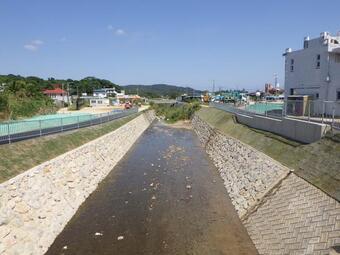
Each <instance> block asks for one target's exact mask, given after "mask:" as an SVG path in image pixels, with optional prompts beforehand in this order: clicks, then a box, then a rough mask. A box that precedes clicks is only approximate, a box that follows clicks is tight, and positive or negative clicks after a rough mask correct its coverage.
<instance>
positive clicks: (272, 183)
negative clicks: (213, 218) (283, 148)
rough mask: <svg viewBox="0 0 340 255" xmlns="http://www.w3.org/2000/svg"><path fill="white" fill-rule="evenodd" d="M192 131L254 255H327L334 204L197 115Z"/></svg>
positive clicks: (337, 220)
mask: <svg viewBox="0 0 340 255" xmlns="http://www.w3.org/2000/svg"><path fill="white" fill-rule="evenodd" d="M192 125H193V127H194V130H195V131H196V133H197V135H198V136H199V138H200V140H201V142H202V143H203V145H204V146H205V148H206V151H207V153H208V154H209V156H210V158H211V159H212V160H213V162H214V164H215V166H216V167H217V169H218V170H219V171H220V174H221V177H222V178H223V179H224V184H225V186H226V189H227V191H228V193H229V196H230V198H231V199H232V202H233V204H234V206H235V208H236V210H237V212H238V213H239V216H240V217H241V219H242V221H243V223H244V224H245V226H246V228H247V230H248V233H249V235H250V237H251V239H252V240H253V242H254V244H255V246H256V248H257V249H258V251H259V253H260V254H266V255H267V254H268V255H274V254H330V248H331V247H332V246H338V245H340V204H339V202H338V201H336V200H334V199H333V198H331V197H329V196H328V195H327V194H326V193H324V192H322V191H321V190H319V189H317V188H316V187H314V186H313V185H311V184H309V183H308V182H306V181H304V180H303V179H301V178H300V177H298V176H296V175H295V174H294V173H293V172H289V170H288V169H286V168H285V167H283V166H282V165H280V164H279V163H278V162H276V161H274V160H272V159H271V158H269V157H267V156H266V155H264V154H262V153H261V152H258V151H256V150H255V149H253V148H251V147H249V146H248V145H245V144H243V143H242V142H240V141H238V140H237V139H234V138H231V137H228V136H226V135H224V134H222V133H220V132H218V131H216V130H214V129H213V128H212V127H211V126H209V125H208V124H207V123H206V122H204V121H202V120H201V119H200V118H199V117H198V116H197V115H195V116H194V118H193V119H192ZM226 231H227V230H226Z"/></svg>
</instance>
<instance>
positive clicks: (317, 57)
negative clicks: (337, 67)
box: [316, 54, 321, 69]
mask: <svg viewBox="0 0 340 255" xmlns="http://www.w3.org/2000/svg"><path fill="white" fill-rule="evenodd" d="M320 60H321V55H320V54H318V55H316V69H320V65H321V64H320Z"/></svg>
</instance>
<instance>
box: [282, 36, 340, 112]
mask: <svg viewBox="0 0 340 255" xmlns="http://www.w3.org/2000/svg"><path fill="white" fill-rule="evenodd" d="M283 55H284V56H285V97H286V99H287V98H289V96H292V95H304V96H309V97H310V98H311V99H313V100H316V101H318V102H323V101H333V102H335V103H332V104H333V106H332V107H330V105H331V104H330V103H328V104H327V103H326V106H323V105H322V104H318V105H319V106H318V107H317V108H318V109H314V110H315V111H317V112H319V113H320V111H324V112H325V113H327V114H331V111H333V110H332V109H334V105H336V104H337V107H335V108H337V109H336V111H337V113H336V114H337V115H339V114H340V107H339V106H340V35H339V34H338V35H337V36H331V35H330V34H329V33H327V32H323V33H321V35H320V37H318V38H315V39H310V38H309V37H305V39H304V42H303V49H300V50H296V51H292V49H291V48H288V49H286V52H285V53H284V54H283ZM315 105H316V104H315ZM321 108H323V109H321ZM325 108H326V109H325ZM331 108H332V109H331Z"/></svg>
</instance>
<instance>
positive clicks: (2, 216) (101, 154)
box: [0, 112, 154, 255]
mask: <svg viewBox="0 0 340 255" xmlns="http://www.w3.org/2000/svg"><path fill="white" fill-rule="evenodd" d="M153 119H154V115H153V113H152V112H147V113H144V114H142V115H140V116H138V117H136V118H135V119H133V120H131V121H130V122H128V123H127V124H125V125H124V126H122V127H120V128H118V129H117V130H115V131H113V132H111V133H109V134H106V135H104V136H102V137H100V138H98V139H96V140H93V141H91V142H89V143H87V144H85V145H83V146H81V147H79V148H76V149H74V150H72V151H70V152H67V153H65V154H63V155H60V156H58V157H57V158H55V159H52V160H50V161H48V162H45V163H43V164H41V165H39V166H36V167H34V168H32V169H30V170H28V171H26V172H24V173H23V174H20V175H18V176H16V177H14V178H13V179H11V180H9V181H7V182H5V183H2V184H0V254H6V255H10V254H13V255H14V254H18V255H25V254H32V255H39V254H44V253H45V252H46V251H47V249H48V247H49V246H50V245H51V244H52V242H53V241H54V239H55V238H56V236H57V235H58V234H59V233H60V232H61V231H62V230H63V228H64V227H65V225H66V224H67V222H68V221H69V220H70V219H71V217H72V216H73V215H74V214H75V212H76V211H77V209H78V207H79V206H80V205H81V204H82V203H83V202H84V201H85V199H86V198H87V197H88V196H89V195H90V194H91V193H92V192H93V191H94V190H95V189H96V188H97V186H98V183H99V182H101V181H102V180H103V179H104V178H105V177H106V175H107V174H108V173H109V172H110V171H111V170H112V169H113V167H114V166H115V165H116V164H117V163H118V161H119V160H120V159H121V158H122V157H123V156H124V155H125V153H126V152H127V151H128V150H129V149H130V147H131V146H132V145H133V144H134V143H135V141H136V140H137V139H138V138H139V136H140V135H141V134H142V133H143V132H144V131H145V129H147V128H148V126H149V125H150V123H151V121H152V120H153Z"/></svg>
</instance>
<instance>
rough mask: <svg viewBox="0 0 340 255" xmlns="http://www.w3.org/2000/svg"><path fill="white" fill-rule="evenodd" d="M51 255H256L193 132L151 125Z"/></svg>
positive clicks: (62, 235) (71, 224)
mask: <svg viewBox="0 0 340 255" xmlns="http://www.w3.org/2000/svg"><path fill="white" fill-rule="evenodd" d="M46 254H49V255H52V254H65V255H66V254H70V255H71V254H72V255H75V254H79V255H80V254H81V255H87V254H91V255H92V254H94V255H99V254H100V255H102V254H103V255H105V254H110V255H115V254H117V255H135V254H150V255H151V254H154V255H162V254H169V255H170V254H171V255H177V254H178V255H181V254H202V255H203V254H204V255H215V254H216V255H217V254H218V255H220V254H232V255H238V254H257V251H256V249H255V247H254V245H253V243H252V242H251V240H250V238H249V236H248V234H247V232H246V229H245V228H244V227H243V225H242V224H241V222H240V220H239V218H238V216H237V214H236V212H235V210H234V208H233V205H232V204H231V201H230V199H229V197H228V195H227V192H226V189H225V188H224V186H223V182H222V179H221V178H220V176H219V174H218V172H217V170H216V169H215V167H214V166H213V164H212V163H211V162H210V160H209V158H208V156H207V155H206V153H205V151H204V148H202V147H201V146H200V143H199V141H198V138H197V137H196V135H195V133H194V132H193V131H191V130H187V129H178V128H171V127H167V126H164V125H162V124H158V123H156V124H153V125H152V126H151V127H150V128H149V129H148V130H146V132H145V133H144V134H143V135H142V137H141V138H140V139H139V140H138V141H137V143H136V144H135V145H134V146H133V147H132V148H131V150H130V151H129V152H128V153H127V154H126V155H125V157H124V158H123V159H122V160H121V161H120V162H119V164H118V165H117V166H116V167H115V168H114V169H113V170H112V171H111V173H110V174H109V175H108V176H107V177H106V179H105V180H104V181H103V182H102V183H100V185H99V187H98V189H97V190H96V191H95V192H94V193H93V194H92V195H91V196H90V197H89V198H88V199H87V200H86V201H85V203H84V204H83V205H82V206H81V207H80V209H79V210H78V212H77V213H76V215H75V216H74V217H73V218H72V219H71V221H70V222H69V223H68V225H67V226H66V227H65V229H64V230H63V232H62V233H61V234H60V235H59V236H58V237H57V239H56V240H55V242H54V243H53V245H52V246H51V247H50V249H49V251H48V252H47V253H46Z"/></svg>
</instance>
